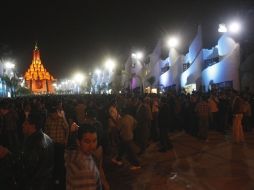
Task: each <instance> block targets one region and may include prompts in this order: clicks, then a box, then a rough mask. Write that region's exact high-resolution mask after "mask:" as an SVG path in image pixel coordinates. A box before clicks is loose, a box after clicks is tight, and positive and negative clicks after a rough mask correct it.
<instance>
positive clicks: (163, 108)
mask: <svg viewBox="0 0 254 190" xmlns="http://www.w3.org/2000/svg"><path fill="white" fill-rule="evenodd" d="M171 117H172V116H171V115H170V108H169V105H168V103H167V99H166V97H162V98H161V102H160V109H159V115H158V120H159V129H160V145H161V148H160V149H159V151H160V152H166V151H168V150H170V149H172V148H173V145H172V143H171V141H170V139H169V137H168V133H169V129H170V125H171V124H172V122H171V120H172V119H171Z"/></svg>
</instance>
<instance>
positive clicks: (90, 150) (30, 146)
mask: <svg viewBox="0 0 254 190" xmlns="http://www.w3.org/2000/svg"><path fill="white" fill-rule="evenodd" d="M252 108H253V100H252V94H251V93H249V92H248V91H246V92H244V93H241V94H240V93H239V92H237V91H235V90H227V91H220V92H218V91H212V92H210V93H205V94H204V93H199V92H194V93H192V94H191V95H190V94H187V95H186V94H175V93H167V94H163V95H155V94H148V95H144V96H133V95H123V94H122V95H79V96H78V95H65V96H63V95H61V96H57V95H49V96H32V97H19V98H16V99H2V100H1V101H0V185H1V189H24V190H26V189H27V190H33V189H37V190H39V189H41V190H46V189H67V190H72V189H75V190H79V189H80V190H90V189H91V190H93V189H105V190H108V189H110V184H109V183H108V181H107V177H106V175H105V173H104V170H103V163H104V162H103V159H105V158H107V159H110V161H111V162H112V163H113V164H116V165H117V166H121V165H123V164H124V162H123V161H124V159H126V161H128V163H129V165H130V170H139V169H142V159H141V158H142V157H141V155H142V154H144V153H145V152H146V149H147V147H149V144H151V143H152V142H154V143H158V145H159V146H158V151H160V152H161V153H163V152H167V151H169V150H171V149H173V143H172V141H171V140H170V135H169V134H170V133H172V132H177V131H185V132H186V133H188V134H190V135H193V136H195V137H197V138H198V139H199V140H200V141H202V142H203V143H206V142H207V141H208V140H209V135H208V132H209V130H214V131H217V132H219V133H222V134H225V133H226V132H227V131H232V137H233V138H232V139H233V140H232V143H244V141H245V139H244V133H245V132H250V131H251V130H252V128H253V115H252Z"/></svg>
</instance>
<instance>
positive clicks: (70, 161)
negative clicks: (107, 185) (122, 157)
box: [65, 150, 102, 190]
mask: <svg viewBox="0 0 254 190" xmlns="http://www.w3.org/2000/svg"><path fill="white" fill-rule="evenodd" d="M65 167H66V190H101V189H102V185H101V180H100V175H99V170H98V168H97V166H96V164H95V162H94V160H93V158H92V156H91V155H89V156H87V155H85V154H84V153H82V152H81V151H77V150H66V152H65Z"/></svg>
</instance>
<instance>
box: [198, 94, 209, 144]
mask: <svg viewBox="0 0 254 190" xmlns="http://www.w3.org/2000/svg"><path fill="white" fill-rule="evenodd" d="M195 112H196V114H197V118H198V133H197V136H198V138H200V139H202V140H207V137H208V129H209V115H210V107H209V105H208V103H207V101H206V97H205V96H204V95H201V96H200V100H199V102H198V103H197V105H196V107H195Z"/></svg>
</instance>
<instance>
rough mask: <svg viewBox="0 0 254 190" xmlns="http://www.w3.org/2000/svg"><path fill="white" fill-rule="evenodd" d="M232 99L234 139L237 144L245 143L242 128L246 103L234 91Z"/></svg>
mask: <svg viewBox="0 0 254 190" xmlns="http://www.w3.org/2000/svg"><path fill="white" fill-rule="evenodd" d="M232 94H233V98H232V114H233V119H232V127H233V139H234V142H235V143H241V142H244V132H243V126H242V119H243V112H244V101H243V100H242V99H241V98H240V96H239V95H238V92H237V91H233V93H232Z"/></svg>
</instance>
